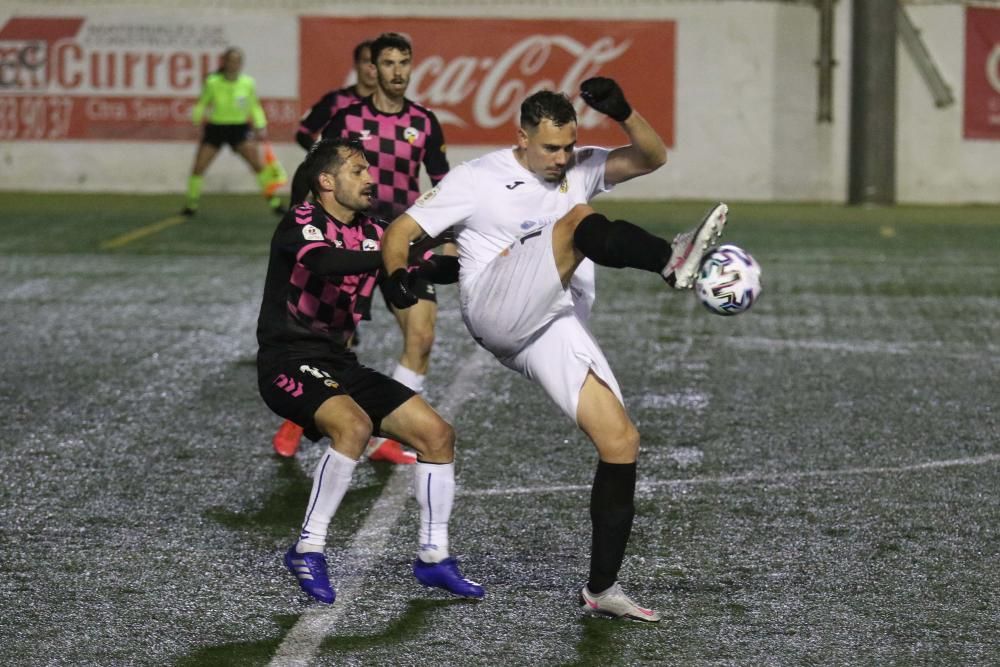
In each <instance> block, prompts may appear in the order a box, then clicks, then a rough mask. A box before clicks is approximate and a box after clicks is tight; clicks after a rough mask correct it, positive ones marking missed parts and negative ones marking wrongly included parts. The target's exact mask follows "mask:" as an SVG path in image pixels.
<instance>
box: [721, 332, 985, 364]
mask: <svg viewBox="0 0 1000 667" xmlns="http://www.w3.org/2000/svg"><path fill="white" fill-rule="evenodd" d="M719 340H721V341H722V342H724V343H725V344H726V346H728V347H732V348H740V349H744V350H821V351H825V352H847V353H850V354H921V355H933V356H935V357H948V358H954V359H975V360H983V361H985V360H989V359H993V360H996V357H997V356H998V355H1000V348H997V347H996V346H993V345H985V346H983V345H978V344H977V345H973V344H968V345H964V346H958V345H949V344H947V343H937V342H933V341H931V342H923V343H921V342H912V343H894V342H886V341H874V340H864V341H862V340H857V341H851V340H839V341H836V340H805V339H782V338H759V337H749V336H748V337H738V336H729V337H723V338H720V339H719ZM963 348H964V349H963Z"/></svg>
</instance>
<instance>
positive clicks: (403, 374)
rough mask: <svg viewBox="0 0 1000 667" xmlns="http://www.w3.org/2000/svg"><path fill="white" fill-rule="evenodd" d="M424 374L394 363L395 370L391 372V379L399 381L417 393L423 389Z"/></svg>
mask: <svg viewBox="0 0 1000 667" xmlns="http://www.w3.org/2000/svg"><path fill="white" fill-rule="evenodd" d="M426 377H427V376H426V375H423V374H421V373H418V372H416V371H411V370H410V369H409V368H407V367H406V366H404V365H403V364H396V370H394V371H393V372H392V379H393V380H395V381H396V382H401V383H402V384H405V385H406V386H407V387H409V388H410V389H412V390H413V391H415V392H417V393H418V394H419V393H420V392H422V391H423V390H424V379H425V378H426Z"/></svg>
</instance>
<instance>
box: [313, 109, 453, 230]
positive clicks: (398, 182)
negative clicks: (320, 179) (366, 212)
mask: <svg viewBox="0 0 1000 667" xmlns="http://www.w3.org/2000/svg"><path fill="white" fill-rule="evenodd" d="M323 136H324V137H347V138H351V139H358V140H359V141H361V144H362V145H363V146H364V147H365V154H366V156H367V157H368V163H369V164H370V165H371V169H372V176H373V177H374V179H375V183H376V186H377V188H378V190H377V193H376V199H377V201H378V204H377V205H376V208H375V210H376V211H377V213H378V214H379V216H380V217H384V218H387V219H389V220H392V219H393V218H395V217H396V216H397V215H399V214H400V213H402V212H403V211H405V210H406V209H408V208H409V207H410V205H411V204H413V202H415V201H416V200H417V197H419V196H420V165H421V163H423V165H424V166H425V167H427V176H428V177H430V180H431V183H433V184H435V185H436V184H437V183H438V181H440V180H441V179H442V178H444V176H445V174H447V173H448V158H447V157H446V156H445V143H444V132H443V131H442V130H441V125H440V123H438V120H437V117H436V116H435V115H434V113H433V112H431V111H430V110H429V109H427V108H425V107H422V106H420V105H419V104H417V103H415V102H413V101H411V100H404V101H403V108H402V110H401V111H399V112H398V113H383V112H381V111H379V110H378V109H376V108H375V106H374V104H373V103H372V98H371V97H366V98H364V99H363V100H361V101H360V102H358V103H356V104H352V105H351V106H348V107H345V108H343V109H341V110H340V111H338V112H337V113H336V115H334V117H333V118H332V119H330V123H329V124H328V125H327V126H326V128H325V129H324V130H323Z"/></svg>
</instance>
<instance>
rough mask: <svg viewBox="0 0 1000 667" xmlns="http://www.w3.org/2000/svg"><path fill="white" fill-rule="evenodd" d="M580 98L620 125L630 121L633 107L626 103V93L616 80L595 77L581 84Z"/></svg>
mask: <svg viewBox="0 0 1000 667" xmlns="http://www.w3.org/2000/svg"><path fill="white" fill-rule="evenodd" d="M580 97H582V98H583V101H584V102H586V103H587V104H589V105H590V106H592V107H593V108H595V109H597V110H598V111H600V112H601V113H603V114H605V115H607V116H610V117H611V118H614V119H615V120H617V121H618V122H619V123H621V122H624V121H626V120H628V117H629V116H631V115H632V107H630V106H629V104H628V102H626V101H625V93H623V92H622V89H621V87H620V86H619V85H618V84H617V83H616V82H615V80H614V79H608V78H605V77H603V76H595V77H593V78H591V79H587V80H586V81H584V82H583V83H581V84H580Z"/></svg>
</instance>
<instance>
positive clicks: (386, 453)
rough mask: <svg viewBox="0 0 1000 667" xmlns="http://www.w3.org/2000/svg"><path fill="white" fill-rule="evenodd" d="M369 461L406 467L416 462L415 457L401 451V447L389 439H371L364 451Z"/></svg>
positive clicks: (412, 454) (403, 450)
mask: <svg viewBox="0 0 1000 667" xmlns="http://www.w3.org/2000/svg"><path fill="white" fill-rule="evenodd" d="M365 454H367V456H368V460H369V461H388V462H389V463H397V464H400V465H406V464H410V463H416V462H417V455H416V454H414V453H413V452H408V451H406V450H405V449H403V445H401V444H399V443H398V442H396V441H395V440H391V439H389V438H372V439H371V441H370V442H369V443H368V449H367V450H366V451H365Z"/></svg>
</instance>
